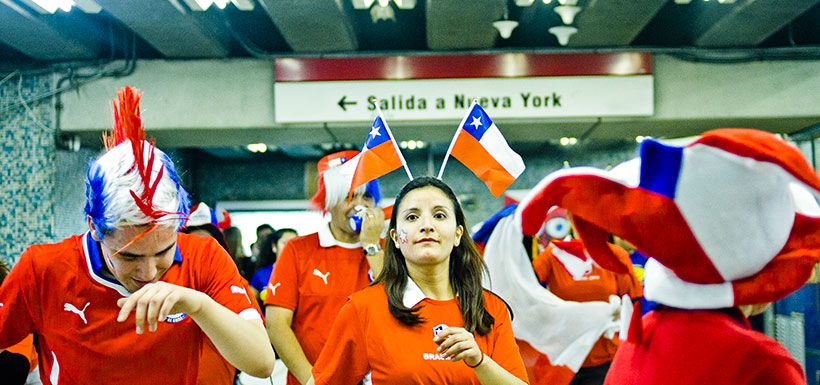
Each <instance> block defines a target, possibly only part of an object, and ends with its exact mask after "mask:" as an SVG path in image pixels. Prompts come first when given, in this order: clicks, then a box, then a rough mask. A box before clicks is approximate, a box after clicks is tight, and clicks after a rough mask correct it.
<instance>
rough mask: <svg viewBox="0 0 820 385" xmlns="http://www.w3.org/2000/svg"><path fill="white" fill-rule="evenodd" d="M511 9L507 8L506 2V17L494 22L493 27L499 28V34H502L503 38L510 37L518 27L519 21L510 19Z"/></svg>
mask: <svg viewBox="0 0 820 385" xmlns="http://www.w3.org/2000/svg"><path fill="white" fill-rule="evenodd" d="M509 12H510V11H509V9H508V8H507V4H506V3H504V18H503V19H501V20H498V21H495V22H493V27H495V29H497V30H498V34H499V35H501V38H502V39H509V38H510V35H512V31H513V30H514V29H515V27H518V22H517V21H515V20H509V18H510V13H509Z"/></svg>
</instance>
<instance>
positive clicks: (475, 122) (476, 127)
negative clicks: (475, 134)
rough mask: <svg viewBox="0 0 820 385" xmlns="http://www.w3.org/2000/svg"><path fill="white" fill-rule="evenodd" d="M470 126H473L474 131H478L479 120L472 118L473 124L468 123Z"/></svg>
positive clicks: (475, 117)
mask: <svg viewBox="0 0 820 385" xmlns="http://www.w3.org/2000/svg"><path fill="white" fill-rule="evenodd" d="M470 125H471V126H473V127H474V128H475V129H478V128H479V127H481V119H479V118H478V117H477V116H473V122H472V123H470Z"/></svg>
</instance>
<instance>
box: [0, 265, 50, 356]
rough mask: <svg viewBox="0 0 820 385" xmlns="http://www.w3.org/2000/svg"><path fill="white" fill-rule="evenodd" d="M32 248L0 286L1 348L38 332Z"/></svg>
mask: <svg viewBox="0 0 820 385" xmlns="http://www.w3.org/2000/svg"><path fill="white" fill-rule="evenodd" d="M32 258H33V257H32V252H31V249H29V250H27V251H26V252H25V253H23V255H22V256H21V257H20V260H19V261H18V262H17V264H16V265H15V266H14V268H12V269H11V272H10V273H9V275H8V276H7V277H6V279H5V281H3V284H2V286H0V349H3V348H7V347H9V346H11V345H14V344H16V343H18V342H20V341H22V340H23V338H25V337H26V336H28V335H29V334H31V333H33V332H34V331H35V330H34V329H35V324H36V323H35V319H36V318H37V317H39V313H37V309H39V308H40V307H39V304H38V303H37V288H38V287H39V285H38V283H37V281H36V275H35V272H34V263H33V260H32Z"/></svg>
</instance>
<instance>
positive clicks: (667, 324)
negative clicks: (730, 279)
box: [605, 308, 806, 385]
mask: <svg viewBox="0 0 820 385" xmlns="http://www.w3.org/2000/svg"><path fill="white" fill-rule="evenodd" d="M642 321H643V322H642V324H643V328H642V332H643V335H642V337H643V338H642V340H641V343H640V344H635V343H630V342H626V343H624V344H623V345H622V346H621V348H620V349H619V350H618V354H616V355H615V359H614V360H613V361H612V367H611V368H610V369H609V374H608V375H607V377H606V382H605V384H608V385H621V384H641V385H668V384H709V385H787V384H788V385H796V384H805V383H806V379H805V378H804V376H803V371H802V369H801V368H800V365H799V364H798V363H797V362H796V361H795V360H794V359H793V358H792V357H791V355H789V352H788V351H786V349H784V348H783V347H782V346H780V344H778V343H777V341H775V340H773V339H771V338H769V337H767V336H766V335H763V334H760V333H758V332H756V331H754V330H751V329H750V328H749V324H748V321H747V320H746V318H745V317H743V315H741V314H740V312H739V311H737V310H732V311H727V310H680V309H670V308H663V309H658V310H655V311H652V312H649V313H647V314H646V315H645V316H644V317H643V320H642Z"/></svg>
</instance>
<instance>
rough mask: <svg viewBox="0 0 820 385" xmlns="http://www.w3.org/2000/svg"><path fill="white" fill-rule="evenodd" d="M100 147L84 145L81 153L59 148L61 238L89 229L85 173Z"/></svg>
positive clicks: (57, 234) (57, 229)
mask: <svg viewBox="0 0 820 385" xmlns="http://www.w3.org/2000/svg"><path fill="white" fill-rule="evenodd" d="M98 155H99V150H91V149H87V148H81V149H80V151H78V152H68V151H62V150H57V154H56V159H57V162H56V165H55V173H56V175H55V179H56V180H57V183H55V185H54V199H53V205H54V238H55V241H56V240H60V239H63V238H67V237H69V236H71V235H73V234H80V233H83V232H85V231H86V230H88V226H87V225H86V222H85V214H83V208H84V206H85V172H86V169H87V168H88V163H89V162H90V161H91V160H93V159H94V158H96V157H97V156H98Z"/></svg>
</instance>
